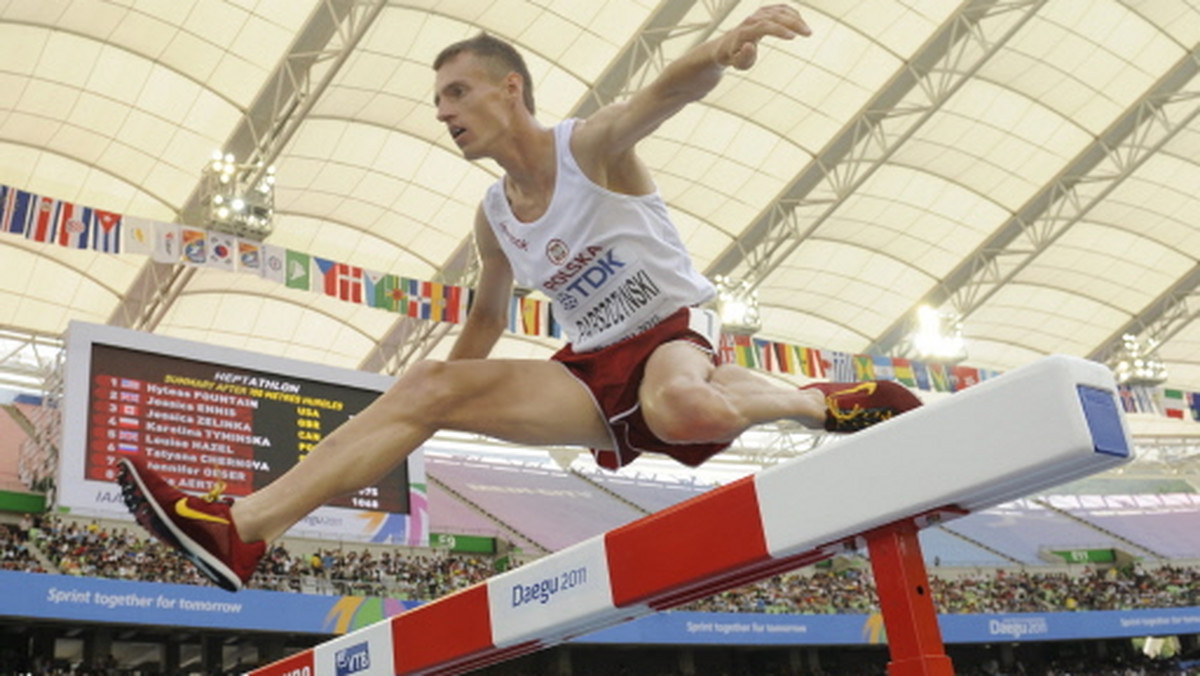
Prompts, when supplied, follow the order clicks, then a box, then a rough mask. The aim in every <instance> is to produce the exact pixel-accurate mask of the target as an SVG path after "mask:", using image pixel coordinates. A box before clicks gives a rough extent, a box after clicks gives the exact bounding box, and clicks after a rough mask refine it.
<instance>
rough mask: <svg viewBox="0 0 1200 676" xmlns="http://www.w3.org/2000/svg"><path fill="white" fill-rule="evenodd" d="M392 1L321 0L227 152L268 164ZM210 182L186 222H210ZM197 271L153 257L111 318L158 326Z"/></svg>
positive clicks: (190, 203) (183, 212)
mask: <svg viewBox="0 0 1200 676" xmlns="http://www.w3.org/2000/svg"><path fill="white" fill-rule="evenodd" d="M386 4H387V2H386V0H318V2H317V5H316V8H315V9H314V10H313V13H312V14H311V15H310V16H309V18H308V21H307V23H306V24H305V25H304V26H303V27H302V28H301V29H300V31H299V33H298V34H297V36H296V39H295V41H294V42H293V43H292V45H291V47H290V48H289V50H288V53H287V54H286V55H284V57H283V58H282V59H281V60H280V63H279V65H278V66H277V67H276V68H275V71H274V72H273V73H272V74H271V75H270V76H269V77H268V78H267V81H266V84H265V85H264V86H263V88H262V89H261V90H260V91H259V93H258V96H257V97H256V98H255V100H254V102H253V103H251V105H250V107H249V108H248V109H247V110H246V112H245V113H244V114H243V115H242V119H241V121H240V122H239V124H238V126H237V127H236V128H235V129H234V131H233V133H232V134H230V136H229V139H228V140H227V141H226V143H225V146H224V147H223V148H222V149H221V150H222V152H223V153H232V154H233V155H234V156H235V157H237V158H239V160H240V161H241V162H243V163H246V164H258V165H259V166H260V167H261V168H260V169H259V171H260V172H262V171H266V167H268V166H270V165H271V164H272V163H273V162H274V161H275V159H276V158H277V157H278V156H279V153H280V152H281V151H282V150H283V147H284V146H285V145H287V142H288V141H289V140H291V138H292V136H293V134H295V132H296V130H297V129H298V128H299V127H300V125H301V124H302V123H303V122H304V119H305V118H306V117H307V115H308V113H309V111H310V110H312V107H313V105H314V104H315V103H316V102H317V100H318V99H319V98H320V97H321V94H322V93H324V91H325V89H326V88H327V87H328V86H329V84H330V83H331V82H332V81H333V78H334V76H336V75H337V73H338V71H339V70H340V69H341V67H342V66H343V65H344V64H345V62H346V60H347V59H348V58H349V56H350V54H351V53H352V52H353V51H354V48H355V47H357V46H358V43H359V41H360V40H361V39H362V37H363V35H365V34H366V32H367V30H369V29H370V27H371V25H372V23H374V21H375V18H376V17H377V16H379V13H380V11H382V10H383V8H384V6H385V5H386ZM252 178H253V180H257V179H258V178H260V176H254V177H252ZM202 189H203V188H202V182H201V181H197V183H196V187H195V188H194V189H193V190H192V193H191V195H190V196H189V197H188V199H187V201H186V202H184V204H183V206H181V207H180V209H179V212H178V217H177V220H178V221H179V222H180V223H192V224H199V223H201V222H202V216H201V213H200V208H201V198H202V196H203V193H202ZM195 274H196V269H195V268H192V267H188V266H184V265H182V264H172V263H157V262H154V261H147V262H146V264H145V265H144V266H143V267H142V269H141V271H140V272H139V273H138V276H137V277H136V278H135V279H134V281H133V284H131V285H130V288H129V291H128V292H127V293H126V294H125V298H124V299H123V300H122V302H121V303H120V304H119V305H118V306H117V308H116V310H114V311H113V314H112V315H111V316H110V317H109V320H108V323H109V324H111V325H114V326H123V327H128V328H134V329H139V330H143V331H153V330H154V329H155V328H156V327H157V326H158V324H159V322H161V321H162V319H163V317H165V316H166V314H167V312H168V311H169V310H170V309H171V306H172V305H173V304H174V302H175V300H176V299H177V298H178V297H179V294H180V292H181V291H182V290H183V288H184V287H186V286H187V284H188V282H189V281H190V280H191V279H192V277H193V276H194V275H195Z"/></svg>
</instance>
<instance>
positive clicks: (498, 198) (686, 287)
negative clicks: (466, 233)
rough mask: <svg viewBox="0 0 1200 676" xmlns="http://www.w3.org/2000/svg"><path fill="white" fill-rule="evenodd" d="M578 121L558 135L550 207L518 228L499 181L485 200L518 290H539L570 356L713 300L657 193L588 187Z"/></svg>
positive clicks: (567, 124) (710, 288)
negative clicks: (576, 151) (576, 134)
mask: <svg viewBox="0 0 1200 676" xmlns="http://www.w3.org/2000/svg"><path fill="white" fill-rule="evenodd" d="M576 121H577V120H575V119H570V120H565V121H563V122H561V123H559V124H558V125H555V127H554V143H555V154H556V155H557V158H558V159H557V163H558V164H557V173H556V175H555V185H554V194H553V195H552V196H551V199H550V206H549V208H547V209H546V213H545V214H543V215H542V217H541V218H539V219H537V220H536V221H533V222H532V223H522V222H521V221H519V220H517V217H516V216H515V215H513V212H512V209H511V208H510V207H509V204H508V198H507V196H506V195H505V192H504V180H503V179H501V180H500V181H497V182H496V183H495V184H493V185H492V186H491V187H490V188H488V191H487V195H486V196H485V197H484V200H483V211H484V214H485V215H486V216H487V219H488V222H489V223H490V224H491V226H492V230H493V231H495V233H496V239H497V240H499V241H500V246H501V247H502V248H503V249H504V253H505V254H506V255H507V256H508V260H509V262H510V263H511V265H512V269H513V276H514V277H515V278H516V280H517V283H519V284H521V285H523V286H527V287H529V288H537V289H541V291H542V292H543V293H545V294H546V295H547V296H548V297H550V298H551V299H553V301H554V314H555V317H556V318H557V319H558V320H559V322H560V323H561V324H562V327H563V331H565V332H566V334H567V338H568V339H569V340H570V342H571V346H572V348H573V349H574V350H575V351H576V352H588V351H591V350H597V349H599V348H602V347H605V346H608V345H612V344H613V343H616V342H617V341H620V340H622V339H624V338H628V337H629V336H632V335H636V334H638V333H640V332H642V331H644V330H646V329H648V328H650V327H651V326H654V325H655V324H657V323H658V322H660V321H662V320H663V319H664V318H666V317H667V316H668V315H670V314H671V313H672V312H674V311H675V310H678V309H679V308H681V307H690V306H695V305H700V304H702V303H705V302H707V301H709V300H711V299H712V298H713V296H715V295H716V290H715V289H714V288H713V285H712V284H711V283H710V282H709V281H708V279H706V278H705V277H704V275H701V274H700V273H699V272H697V271H696V269H695V267H693V265H692V260H691V257H690V256H688V253H687V249H686V248H685V247H684V245H683V241H682V240H681V239H680V237H679V232H678V231H677V230H676V229H675V225H674V224H673V223H671V220H670V217H669V216H668V214H667V205H666V203H665V202H663V199H662V196H661V195H659V193H658V191H657V190H656V191H655V192H653V193H650V194H648V195H637V196H634V195H623V194H620V193H616V192H613V191H611V190H608V189H606V188H602V187H600V186H599V185H596V184H595V183H593V182H592V181H591V180H590V179H588V177H587V176H585V175H584V174H583V171H582V170H580V168H579V165H578V164H576V162H575V156H574V155H573V154H572V153H571V132H572V130H573V129H574V128H575V123H576Z"/></svg>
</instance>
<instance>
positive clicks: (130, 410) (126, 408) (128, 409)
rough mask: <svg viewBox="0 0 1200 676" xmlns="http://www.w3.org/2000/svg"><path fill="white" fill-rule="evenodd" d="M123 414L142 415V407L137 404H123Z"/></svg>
mask: <svg viewBox="0 0 1200 676" xmlns="http://www.w3.org/2000/svg"><path fill="white" fill-rule="evenodd" d="M121 415H141V409H140V408H138V406H137V405H136V404H121Z"/></svg>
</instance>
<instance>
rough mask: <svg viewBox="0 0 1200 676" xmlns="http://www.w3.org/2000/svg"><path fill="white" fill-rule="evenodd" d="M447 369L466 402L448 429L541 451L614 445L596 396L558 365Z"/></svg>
mask: <svg viewBox="0 0 1200 676" xmlns="http://www.w3.org/2000/svg"><path fill="white" fill-rule="evenodd" d="M445 369H446V371H447V374H448V375H450V376H451V378H452V380H453V382H454V383H455V387H456V388H461V389H459V396H456V397H455V400H456V401H460V402H462V403H461V405H459V406H457V407H455V408H456V410H452V411H444V412H442V414H441V417H442V422H443V424H442V427H444V428H446V429H454V430H460V431H467V432H476V433H480V434H486V435H488V436H493V437H497V438H500V439H506V440H509V441H514V442H518V443H527V444H535V445H548V444H580V445H584V446H588V447H590V448H608V447H609V446H611V445H612V440H611V436H610V435H609V432H608V426H607V425H606V424H605V422H604V419H603V418H602V417H601V416H600V413H599V412H598V411H597V410H596V405H595V402H594V400H593V399H592V396H591V393H590V392H589V391H588V390H587V388H586V387H584V386H583V384H582V383H580V382H579V381H578V380H576V379H575V378H574V377H573V376H572V375H571V374H570V372H568V371H567V369H566V367H564V366H563V365H562V364H560V363H558V362H553V361H536V360H510V359H483V360H478V361H475V360H465V361H454V362H447V363H446V364H445Z"/></svg>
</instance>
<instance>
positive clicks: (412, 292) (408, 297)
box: [400, 277, 516, 328]
mask: <svg viewBox="0 0 1200 676" xmlns="http://www.w3.org/2000/svg"><path fill="white" fill-rule="evenodd" d="M400 291H401V292H402V293H403V295H402V296H401V297H400V312H401V313H402V314H404V315H405V316H408V317H412V318H414V319H416V318H419V317H420V316H421V280H419V279H410V278H408V277H401V278H400ZM514 317H515V315H513V314H512V313H510V316H509V319H510V322H509V327H510V328H511V327H514V326H516V323H515V322H514V321H513V318H514Z"/></svg>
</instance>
